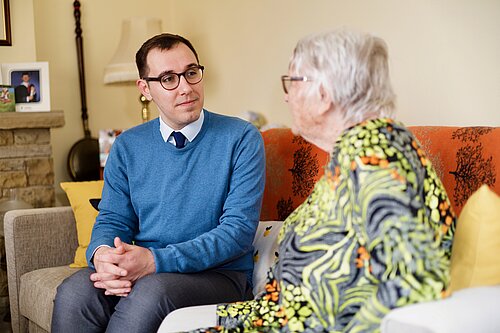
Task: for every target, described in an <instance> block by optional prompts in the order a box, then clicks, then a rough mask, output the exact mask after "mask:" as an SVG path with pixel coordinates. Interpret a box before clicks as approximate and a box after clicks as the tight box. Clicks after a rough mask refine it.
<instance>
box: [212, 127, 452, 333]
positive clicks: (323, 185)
mask: <svg viewBox="0 0 500 333" xmlns="http://www.w3.org/2000/svg"><path fill="white" fill-rule="evenodd" d="M454 229H455V215H454V213H453V211H452V208H451V206H450V201H449V199H448V196H447V194H446V191H445V189H444V187H443V185H442V184H441V181H440V179H439V178H438V176H437V175H436V172H435V171H434V169H433V167H432V165H431V163H430V161H429V160H428V159H427V157H426V156H425V153H424V151H423V150H422V149H421V148H420V145H419V143H418V142H417V140H416V139H415V137H414V136H413V135H412V133H411V132H410V131H408V130H407V129H406V128H405V127H404V126H403V125H402V124H401V123H398V122H395V121H393V120H391V119H376V120H370V121H366V122H363V123H361V124H358V125H356V126H354V127H352V128H350V129H348V130H346V131H345V132H344V133H343V135H342V136H341V137H340V138H339V139H338V140H337V143H336V145H335V150H334V151H333V153H332V155H331V159H330V162H329V163H328V165H327V166H326V170H325V175H324V176H323V177H322V178H321V179H320V181H318V183H317V184H316V185H315V188H314V190H313V192H312V194H311V195H310V196H309V197H308V199H307V200H306V201H305V202H304V203H303V204H302V205H301V206H300V207H299V208H297V209H296V210H295V211H294V212H293V213H292V214H291V215H290V216H289V217H288V218H287V219H286V221H285V224H284V226H283V228H282V230H281V233H280V236H279V243H280V246H279V254H280V255H279V260H278V261H277V263H276V264H275V265H274V266H273V267H272V268H271V270H270V272H269V276H268V283H267V285H266V292H265V293H264V294H263V295H257V297H256V298H255V300H252V301H248V302H241V303H234V304H224V305H219V308H218V316H219V322H220V324H221V326H218V327H215V328H211V329H207V330H204V331H213V332H220V331H224V332H378V331H379V330H380V328H379V326H380V322H381V320H382V318H383V316H384V315H385V314H386V313H387V312H388V311H389V310H390V309H392V308H396V307H401V306H404V305H407V304H412V303H417V302H422V301H429V300H435V299H439V298H441V297H442V295H443V292H444V291H445V289H446V288H447V286H448V283H449V261H450V255H451V245H452V238H453V233H454Z"/></svg>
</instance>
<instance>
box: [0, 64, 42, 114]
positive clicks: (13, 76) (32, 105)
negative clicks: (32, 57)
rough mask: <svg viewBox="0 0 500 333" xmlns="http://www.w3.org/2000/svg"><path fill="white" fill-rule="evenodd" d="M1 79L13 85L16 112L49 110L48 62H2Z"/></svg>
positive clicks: (6, 83) (4, 82)
mask: <svg viewBox="0 0 500 333" xmlns="http://www.w3.org/2000/svg"><path fill="white" fill-rule="evenodd" d="M2 79H3V84H5V85H10V86H13V87H14V95H15V100H16V111H17V112H38V111H50V85H49V63H48V62H26V63H12V64H2Z"/></svg>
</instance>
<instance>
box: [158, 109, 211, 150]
mask: <svg viewBox="0 0 500 333" xmlns="http://www.w3.org/2000/svg"><path fill="white" fill-rule="evenodd" d="M204 118H205V116H204V114H203V109H201V112H200V117H199V118H198V119H197V120H195V121H193V122H192V123H190V124H188V125H186V126H184V127H183V128H181V130H180V131H177V132H181V133H182V134H183V135H184V136H185V137H186V139H187V142H193V140H194V139H195V138H196V136H197V135H198V133H200V131H201V126H202V125H203V119H204ZM159 119H160V132H161V136H162V138H163V141H165V142H168V143H170V144H172V145H174V146H175V139H174V137H173V135H172V132H173V131H175V130H174V129H173V128H171V127H170V126H168V125H167V124H166V123H165V122H164V121H163V119H161V117H159ZM187 142H186V143H187Z"/></svg>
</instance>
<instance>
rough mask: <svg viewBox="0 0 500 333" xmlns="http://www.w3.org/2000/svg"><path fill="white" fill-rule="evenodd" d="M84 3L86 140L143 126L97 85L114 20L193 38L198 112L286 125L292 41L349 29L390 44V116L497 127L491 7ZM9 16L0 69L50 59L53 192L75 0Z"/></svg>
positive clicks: (129, 89)
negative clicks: (202, 70)
mask: <svg viewBox="0 0 500 333" xmlns="http://www.w3.org/2000/svg"><path fill="white" fill-rule="evenodd" d="M81 2H82V23H83V37H84V51H85V66H86V80H87V104H88V111H89V120H90V127H91V131H92V134H93V135H94V136H96V135H97V132H98V130H99V129H101V128H109V127H114V128H127V127H131V126H134V125H136V124H139V123H140V104H139V102H138V101H137V98H138V93H137V91H136V89H135V87H134V86H131V85H123V84H122V85H104V84H103V81H102V78H103V70H104V67H105V66H106V65H107V63H108V62H109V60H110V59H111V58H112V56H113V54H114V51H115V49H116V47H117V45H118V41H119V38H120V29H121V21H122V19H123V18H127V17H132V16H152V17H159V18H161V19H162V20H163V30H164V31H171V32H176V33H180V34H183V35H185V36H186V37H188V38H189V39H191V41H192V42H193V43H194V45H195V46H196V47H197V49H198V52H199V54H200V58H201V59H200V60H201V62H202V64H203V65H205V66H206V68H207V69H206V76H205V80H206V84H205V86H206V103H205V106H206V107H207V108H208V109H210V110H213V111H216V112H219V113H224V114H233V115H240V114H241V113H242V112H243V111H246V110H255V111H259V112H262V113H264V114H265V115H266V116H267V118H268V120H269V121H271V122H274V123H283V124H286V125H289V124H290V122H291V119H290V115H289V113H288V111H287V107H286V104H284V103H283V94H282V92H281V87H280V82H279V76H280V75H281V74H284V73H286V70H287V65H288V59H289V56H290V53H291V51H292V49H293V47H294V45H295V43H296V41H297V39H298V38H300V37H302V36H304V35H306V34H309V33H313V32H318V31H324V30H329V29H332V28H336V27H341V26H345V27H351V28H355V29H357V30H362V31H369V32H372V33H375V34H377V35H379V36H381V37H383V38H384V39H385V40H386V41H387V43H388V44H389V50H390V56H391V71H392V77H393V84H394V88H395V91H396V93H397V95H398V109H399V114H398V117H399V119H401V120H403V121H404V122H405V123H406V124H408V125H489V126H500V110H499V108H498V106H499V105H500V93H499V91H500V67H499V66H498V59H500V41H499V38H498V32H499V31H500V2H499V1H498V0H477V1H471V0H440V1H435V0H422V1H400V0H351V1H345V0H311V1H303V0H273V1H269V0H240V1H234V0H214V1H202V0H183V1H175V0H169V1H165V0H148V1H147V2H144V1H142V2H139V1H123V0H120V1H119V0H106V1H101V0H81ZM146 4H147V5H148V6H145V5H146ZM11 10H12V16H13V17H12V19H13V30H14V35H13V39H14V44H15V45H14V46H13V47H12V48H10V49H9V48H5V47H0V62H14V61H35V60H36V61H49V63H50V84H51V104H52V108H53V109H55V110H64V112H65V117H66V126H65V127H64V128H61V129H54V130H53V131H52V134H53V142H52V143H53V149H54V161H55V170H56V183H58V182H59V181H61V180H67V179H68V176H67V173H66V164H65V163H66V156H67V153H68V151H69V149H70V147H71V145H72V144H73V143H75V142H76V141H77V140H79V139H80V138H82V137H83V132H82V129H81V122H80V96H79V88H78V70H77V62H76V51H75V42H74V36H75V35H74V19H73V11H72V6H71V1H60V0H11ZM33 10H34V14H33ZM31 17H34V22H35V26H34V30H35V34H34V39H35V43H34V44H36V54H35V55H34V53H35V52H33V51H31V50H32V47H33V46H32V45H33V43H32V42H31V41H32V40H33V37H32V36H30V34H29V32H30V28H29V27H28V28H20V27H19V21H25V20H27V18H31ZM18 29H19V31H23V33H22V35H21V34H20V33H19V32H17V31H18ZM23 29H27V30H23ZM31 29H33V28H31ZM24 32H26V35H28V36H24ZM22 39H28V40H30V42H28V43H26V42H24V41H23V43H25V44H24V46H23V47H26V49H27V50H29V51H30V52H26V53H24V51H21V48H20V43H21V42H22ZM4 50H5V51H4ZM12 50H14V51H12ZM23 50H24V49H23ZM33 55H34V57H33ZM30 56H31V57H32V58H30ZM152 109H154V106H153V107H152ZM153 115H154V116H156V115H157V112H156V111H154V112H153Z"/></svg>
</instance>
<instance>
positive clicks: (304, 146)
mask: <svg viewBox="0 0 500 333" xmlns="http://www.w3.org/2000/svg"><path fill="white" fill-rule="evenodd" d="M262 136H263V138H264V146H265V150H266V187H265V190H264V201H263V204H262V211H261V218H260V219H261V221H275V220H278V221H282V220H284V219H285V218H286V217H287V216H288V215H290V213H291V212H292V211H293V210H294V209H295V208H297V207H298V206H299V205H300V204H301V203H302V202H304V200H305V199H306V198H307V196H308V195H309V194H310V193H311V191H312V189H313V187H314V184H315V183H316V181H317V180H318V179H319V178H320V177H321V176H322V175H323V174H324V166H325V165H326V163H327V158H328V153H327V152H325V151H323V150H321V149H319V148H318V147H316V146H314V145H312V144H310V143H308V142H307V141H305V140H304V139H302V138H301V137H298V136H294V135H293V134H292V132H291V130H290V129H284V128H275V129H270V130H267V131H265V132H263V133H262Z"/></svg>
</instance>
